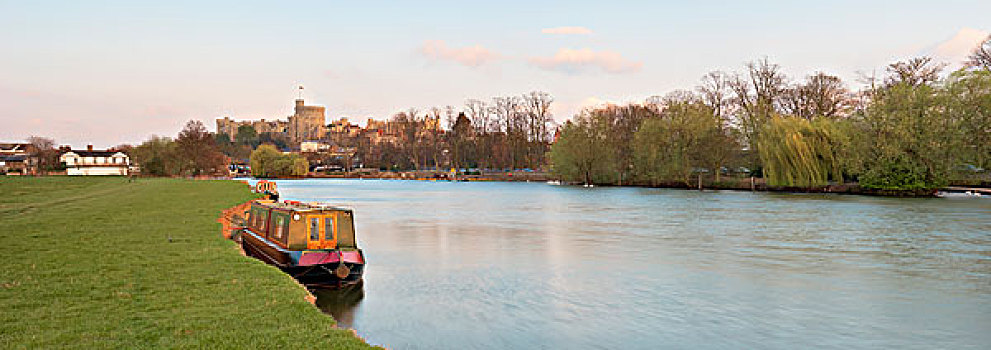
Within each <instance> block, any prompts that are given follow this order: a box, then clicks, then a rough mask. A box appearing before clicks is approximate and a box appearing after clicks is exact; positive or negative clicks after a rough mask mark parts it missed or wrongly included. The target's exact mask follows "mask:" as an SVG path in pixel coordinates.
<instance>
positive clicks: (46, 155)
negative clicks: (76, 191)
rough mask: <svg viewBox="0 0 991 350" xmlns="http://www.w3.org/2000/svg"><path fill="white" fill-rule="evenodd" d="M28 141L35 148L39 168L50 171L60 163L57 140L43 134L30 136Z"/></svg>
mask: <svg viewBox="0 0 991 350" xmlns="http://www.w3.org/2000/svg"><path fill="white" fill-rule="evenodd" d="M27 141H28V143H30V144H31V146H32V147H33V148H34V152H35V159H36V160H35V161H36V162H37V164H35V165H36V166H37V170H39V171H50V170H52V169H54V168H55V167H56V165H57V164H58V163H59V160H58V151H57V150H56V149H55V140H53V139H51V138H47V137H41V136H31V137H28V140H27Z"/></svg>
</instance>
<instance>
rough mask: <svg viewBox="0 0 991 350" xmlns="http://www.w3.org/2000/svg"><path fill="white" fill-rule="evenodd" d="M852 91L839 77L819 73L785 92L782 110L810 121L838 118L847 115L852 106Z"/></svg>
mask: <svg viewBox="0 0 991 350" xmlns="http://www.w3.org/2000/svg"><path fill="white" fill-rule="evenodd" d="M851 98H852V96H851V94H850V91H849V90H847V88H846V87H845V86H844V85H843V81H842V80H840V78H839V77H836V76H832V75H827V74H825V73H822V72H817V73H816V74H814V75H810V76H807V77H806V78H805V81H804V82H802V83H801V84H796V85H795V86H793V87H790V88H788V89H787V90H785V93H784V95H783V96H782V107H783V108H782V109H783V110H784V112H785V113H787V114H791V115H795V116H799V117H802V118H805V119H808V120H812V119H813V118H815V117H826V118H837V117H841V116H845V115H847V113H848V112H849V110H850V108H851V106H850V101H851Z"/></svg>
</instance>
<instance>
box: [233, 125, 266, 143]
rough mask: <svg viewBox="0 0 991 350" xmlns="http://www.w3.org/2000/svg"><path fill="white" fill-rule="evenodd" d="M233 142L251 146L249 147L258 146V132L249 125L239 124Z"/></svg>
mask: <svg viewBox="0 0 991 350" xmlns="http://www.w3.org/2000/svg"><path fill="white" fill-rule="evenodd" d="M235 142H237V144H239V145H247V146H251V148H255V147H258V145H259V144H260V142H261V141H260V140H259V139H258V132H257V131H256V130H255V128H254V127H253V126H251V125H241V126H238V127H237V136H235Z"/></svg>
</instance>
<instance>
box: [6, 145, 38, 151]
mask: <svg viewBox="0 0 991 350" xmlns="http://www.w3.org/2000/svg"><path fill="white" fill-rule="evenodd" d="M30 145H31V144H30V143H0V151H13V150H15V149H19V150H24V149H25V148H27V146H30Z"/></svg>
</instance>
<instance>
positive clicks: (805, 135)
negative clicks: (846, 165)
mask: <svg viewBox="0 0 991 350" xmlns="http://www.w3.org/2000/svg"><path fill="white" fill-rule="evenodd" d="M845 139H846V136H845V135H843V133H842V132H841V129H840V128H838V127H837V126H836V125H835V122H833V121H831V120H829V119H826V118H818V119H815V120H814V121H809V120H807V119H804V118H800V117H794V116H775V117H772V118H771V119H770V120H768V122H767V124H766V125H765V127H764V129H763V130H762V131H761V133H760V137H759V138H758V141H757V142H758V144H759V147H758V149H759V150H760V151H759V154H760V160H761V163H762V164H763V165H764V177H765V178H767V182H768V184H770V185H772V186H785V187H812V186H823V185H826V184H828V183H829V180H835V181H842V179H843V167H842V164H843V161H842V160H841V157H840V152H841V151H840V148H841V147H842V144H843V143H845V142H844V141H845Z"/></svg>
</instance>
